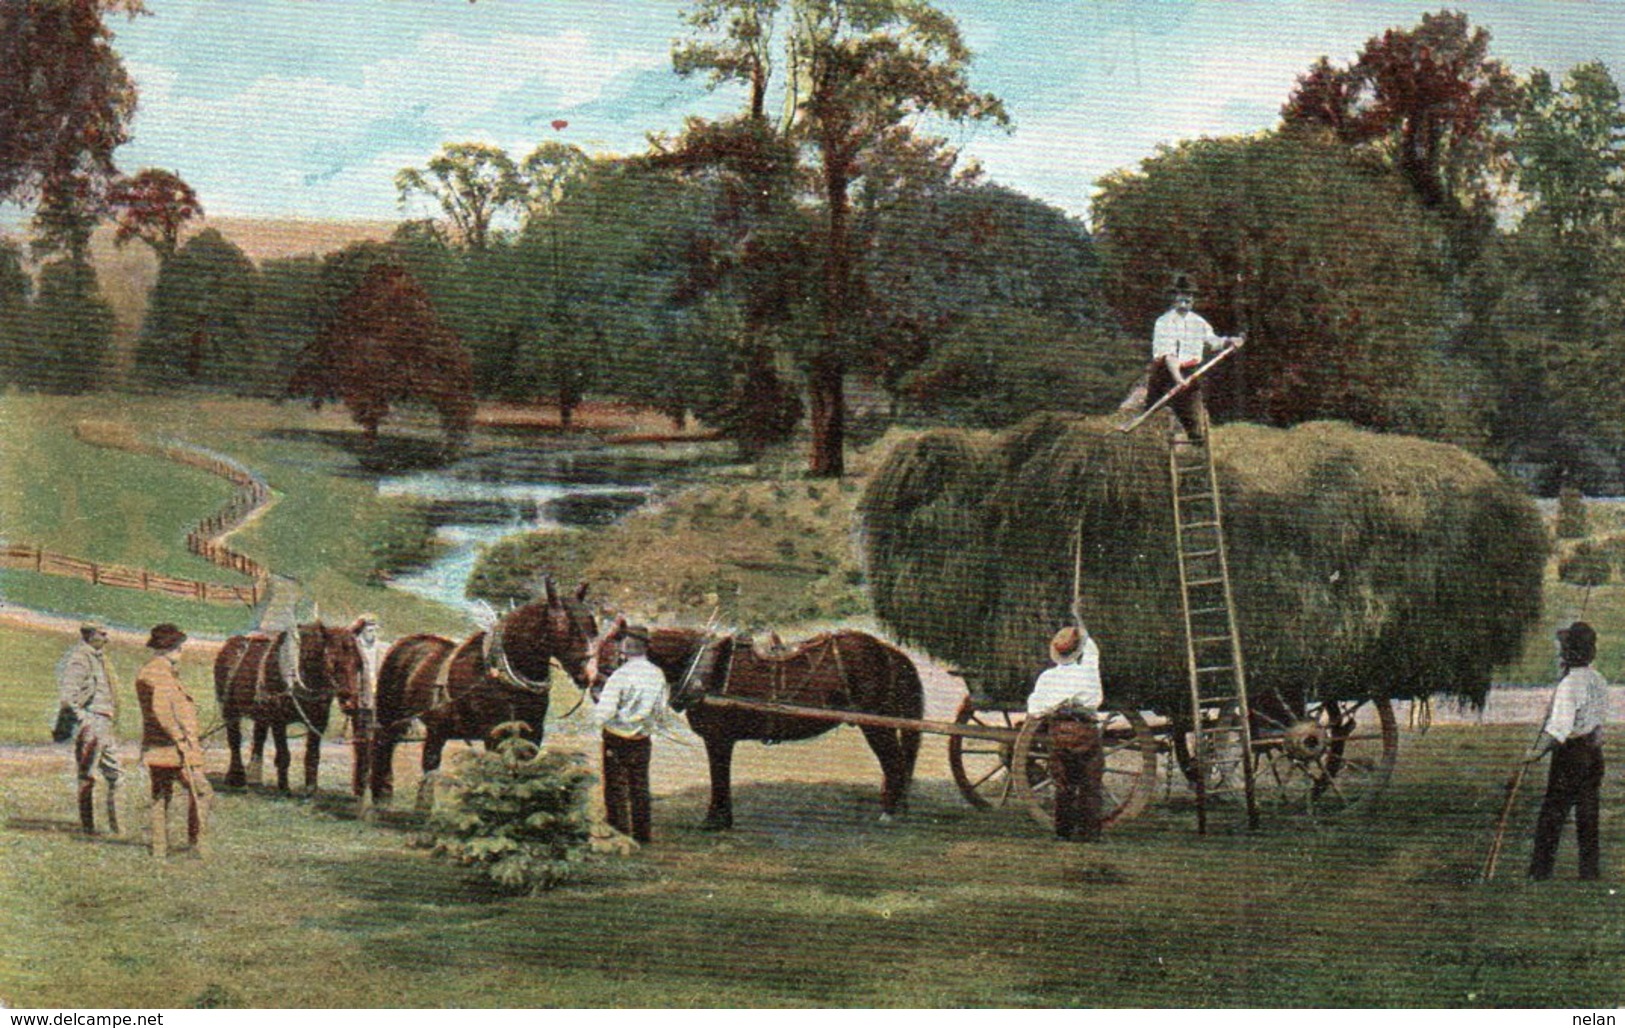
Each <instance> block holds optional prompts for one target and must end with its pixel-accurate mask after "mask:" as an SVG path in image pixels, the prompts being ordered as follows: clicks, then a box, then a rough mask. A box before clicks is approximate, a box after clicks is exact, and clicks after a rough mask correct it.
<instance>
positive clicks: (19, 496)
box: [0, 394, 241, 582]
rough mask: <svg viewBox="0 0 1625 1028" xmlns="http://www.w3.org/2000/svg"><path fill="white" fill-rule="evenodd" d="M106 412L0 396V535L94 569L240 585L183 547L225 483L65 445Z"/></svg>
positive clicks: (161, 463)
mask: <svg viewBox="0 0 1625 1028" xmlns="http://www.w3.org/2000/svg"><path fill="white" fill-rule="evenodd" d="M106 404H107V401H106V400H105V399H102V400H101V401H100V402H99V403H74V402H70V401H65V400H58V399H45V398H36V397H22V396H17V395H14V394H12V395H0V425H4V431H3V432H0V481H3V482H5V488H4V489H3V490H0V535H4V536H5V537H6V538H8V539H10V540H12V541H15V542H20V543H29V544H33V545H38V546H43V547H45V548H46V549H48V550H53V551H55V552H58V553H63V554H67V555H68V556H71V557H80V558H83V559H85V560H93V561H97V562H100V563H112V564H122V565H124V566H126V567H132V568H147V569H148V570H151V571H157V572H160V573H162V574H167V575H177V576H181V577H186V578H198V579H204V580H207V581H219V582H227V581H241V578H240V576H237V575H234V574H232V573H231V572H229V571H225V570H223V569H221V568H218V567H215V566H214V565H213V564H210V563H209V562H208V561H206V560H203V559H201V558H199V557H195V556H193V555H192V554H190V553H188V552H187V551H186V547H185V537H186V532H187V529H189V528H190V527H191V526H192V525H193V524H196V523H197V522H198V521H200V520H202V519H203V518H205V517H207V516H208V515H210V514H212V513H213V512H214V511H215V510H217V509H219V508H220V507H221V506H223V505H224V504H225V503H226V501H227V500H228V499H230V498H231V495H232V492H233V487H232V486H231V484H230V483H228V482H226V481H224V480H223V479H220V478H217V477H215V476H213V475H210V474H208V473H207V472H204V471H200V470H198V469H196V468H190V467H185V466H183V465H180V464H175V463H173V462H170V461H167V460H163V459H161V458H158V457H149V456H143V455H140V454H133V453H126V452H123V451H118V450H110V449H105V448H103V447H99V446H92V445H90V444H88V443H82V442H80V441H79V440H78V439H76V438H74V436H73V424H74V422H76V421H78V420H79V419H80V418H85V417H96V416H99V414H100V413H101V411H104V410H105V409H106Z"/></svg>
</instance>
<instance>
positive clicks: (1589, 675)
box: [1524, 621, 1608, 881]
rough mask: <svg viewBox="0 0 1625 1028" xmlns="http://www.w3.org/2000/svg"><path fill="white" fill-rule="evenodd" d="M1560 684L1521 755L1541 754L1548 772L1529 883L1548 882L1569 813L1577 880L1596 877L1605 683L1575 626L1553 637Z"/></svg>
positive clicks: (1580, 624)
mask: <svg viewBox="0 0 1625 1028" xmlns="http://www.w3.org/2000/svg"><path fill="white" fill-rule="evenodd" d="M1557 646H1558V651H1559V653H1560V654H1561V660H1562V666H1563V678H1562V680H1561V681H1559V682H1558V683H1557V690H1556V691H1555V692H1553V693H1552V705H1551V708H1550V709H1549V710H1548V711H1547V714H1546V724H1545V725H1544V726H1543V727H1542V728H1541V732H1540V735H1539V736H1538V737H1537V738H1536V739H1535V741H1534V742H1533V743H1532V744H1530V747H1529V751H1528V752H1527V753H1525V754H1524V759H1525V760H1526V761H1530V762H1533V761H1536V760H1539V759H1540V758H1541V757H1543V756H1545V755H1546V754H1547V753H1550V754H1551V755H1552V767H1551V771H1550V772H1549V774H1548V776H1547V779H1546V798H1545V799H1544V800H1542V801H1541V804H1540V818H1539V820H1538V821H1537V822H1536V824H1535V854H1534V856H1533V857H1532V858H1531V859H1530V861H1529V877H1530V878H1532V879H1535V880H1537V881H1542V880H1545V879H1547V878H1550V877H1551V876H1552V866H1553V864H1555V863H1556V862H1557V843H1558V840H1560V839H1561V838H1562V836H1563V823H1564V822H1565V821H1567V820H1568V817H1569V808H1570V807H1573V808H1574V831H1575V835H1576V836H1577V838H1578V841H1579V844H1580V878H1581V880H1582V881H1584V880H1591V879H1595V878H1597V877H1598V875H1599V873H1600V867H1601V845H1600V843H1599V840H1598V820H1599V807H1600V793H1601V789H1602V776H1603V761H1602V725H1603V721H1604V720H1605V718H1606V715H1607V712H1608V681H1607V679H1605V678H1603V677H1602V675H1600V674H1598V673H1597V672H1596V671H1594V670H1593V669H1592V667H1591V662H1592V661H1593V660H1595V659H1596V657H1597V633H1596V632H1595V631H1594V630H1593V629H1592V627H1591V626H1590V625H1588V624H1586V623H1585V622H1584V621H1576V622H1574V624H1572V625H1570V626H1569V627H1567V628H1565V629H1562V630H1560V631H1559V632H1558V633H1557Z"/></svg>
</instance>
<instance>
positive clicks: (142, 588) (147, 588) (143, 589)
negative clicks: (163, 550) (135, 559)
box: [141, 568, 151, 592]
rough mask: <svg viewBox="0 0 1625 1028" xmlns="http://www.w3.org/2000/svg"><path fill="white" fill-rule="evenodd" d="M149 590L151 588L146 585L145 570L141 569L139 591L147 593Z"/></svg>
mask: <svg viewBox="0 0 1625 1028" xmlns="http://www.w3.org/2000/svg"><path fill="white" fill-rule="evenodd" d="M150 589H151V587H150V586H149V585H147V569H146V568H142V569H141V591H142V592H148V591H150Z"/></svg>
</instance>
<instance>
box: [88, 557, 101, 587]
mask: <svg viewBox="0 0 1625 1028" xmlns="http://www.w3.org/2000/svg"><path fill="white" fill-rule="evenodd" d="M90 584H91V585H101V584H102V566H101V565H100V564H96V563H94V562H92V563H91V565H90Z"/></svg>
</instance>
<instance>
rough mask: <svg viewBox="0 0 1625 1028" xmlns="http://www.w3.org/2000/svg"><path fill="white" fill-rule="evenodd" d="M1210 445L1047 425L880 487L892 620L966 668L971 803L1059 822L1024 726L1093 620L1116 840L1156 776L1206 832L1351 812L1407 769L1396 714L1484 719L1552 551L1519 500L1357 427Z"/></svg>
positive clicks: (879, 524) (873, 555)
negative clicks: (1067, 641) (1038, 691)
mask: <svg viewBox="0 0 1625 1028" xmlns="http://www.w3.org/2000/svg"><path fill="white" fill-rule="evenodd" d="M1211 440H1212V441H1211V445H1210V446H1209V447H1205V448H1200V450H1199V451H1193V450H1186V451H1185V452H1181V449H1182V448H1181V447H1177V446H1176V447H1172V448H1170V447H1169V446H1168V445H1167V443H1166V442H1165V441H1164V440H1163V439H1162V438H1160V437H1156V438H1154V437H1152V436H1151V435H1150V434H1142V435H1138V436H1129V435H1125V434H1123V433H1121V432H1119V431H1117V426H1116V425H1115V424H1113V423H1112V422H1111V421H1109V420H1107V419H1104V418H1079V417H1065V416H1060V415H1039V416H1036V417H1034V418H1031V419H1029V420H1028V421H1026V422H1023V423H1022V424H1021V425H1019V426H1017V427H1016V428H1014V429H1012V430H1010V431H1007V432H1004V433H986V432H980V433H978V432H968V431H953V430H940V431H935V432H930V433H926V434H924V435H921V436H919V437H917V438H915V439H913V440H910V441H908V442H906V443H904V444H902V445H900V446H898V447H897V448H896V449H894V451H893V452H892V454H891V456H890V457H889V458H888V460H887V462H886V464H885V466H884V467H882V469H881V470H880V471H879V472H878V473H877V475H876V476H875V478H874V479H873V480H872V482H871V484H870V487H869V490H868V492H867V493H866V495H865V497H864V500H863V504H862V507H861V516H862V522H863V524H862V530H863V538H864V546H865V556H866V562H867V568H868V577H869V585H870V590H871V595H872V598H873V601H874V607H875V612H876V614H877V616H878V617H879V619H880V620H881V622H882V623H883V624H885V625H886V626H887V627H888V629H889V630H890V631H891V633H892V634H893V635H894V636H895V637H896V638H897V639H898V640H899V641H902V642H904V643H907V644H910V645H914V646H917V647H919V648H921V649H923V650H925V651H926V652H927V653H929V654H931V655H932V656H933V657H934V658H936V659H938V660H940V661H942V662H944V663H946V664H949V665H951V666H954V667H957V668H958V669H960V673H961V676H962V677H963V678H964V680H965V682H966V685H967V688H968V691H969V693H970V698H969V699H967V700H966V702H965V704H964V706H963V707H962V708H961V710H960V711H959V714H958V717H957V718H956V720H955V723H954V724H953V725H951V726H947V728H946V729H945V730H944V734H948V735H950V736H951V738H950V740H949V762H950V768H951V770H952V772H953V776H954V780H955V782H956V783H957V784H958V786H959V789H960V791H961V792H962V793H963V795H964V797H965V799H966V800H968V801H969V802H971V803H972V804H975V805H977V806H992V805H995V804H1000V803H1005V802H1010V801H1019V802H1023V803H1025V804H1026V805H1027V807H1028V809H1029V810H1030V811H1032V813H1033V815H1034V816H1035V817H1036V818H1038V819H1040V820H1047V819H1048V818H1049V817H1050V813H1049V810H1050V805H1049V796H1048V791H1047V787H1048V783H1049V780H1050V779H1049V774H1048V767H1047V764H1048V754H1047V747H1046V733H1045V725H1044V723H1043V720H1042V719H1038V720H1029V719H1026V718H1024V717H1023V710H1024V700H1025V697H1026V695H1027V692H1028V691H1029V690H1030V688H1031V686H1032V682H1033V680H1034V678H1035V677H1036V675H1037V673H1038V672H1039V671H1040V670H1041V669H1042V668H1043V666H1044V665H1045V660H1044V644H1045V642H1046V641H1047V640H1048V638H1049V636H1050V634H1051V633H1053V631H1054V630H1055V629H1056V628H1057V627H1059V626H1060V625H1061V624H1064V623H1066V622H1068V621H1070V620H1072V619H1074V618H1081V619H1082V620H1083V621H1084V622H1085V623H1086V624H1087V625H1088V627H1089V630H1090V632H1091V634H1092V635H1094V637H1095V638H1096V640H1097V641H1098V643H1099V645H1100V650H1101V654H1102V657H1101V666H1102V681H1103V684H1104V688H1105V696H1106V705H1107V706H1108V707H1109V708H1111V713H1110V715H1109V716H1108V717H1107V720H1106V721H1105V725H1104V728H1105V740H1106V747H1107V773H1106V783H1105V784H1106V791H1107V797H1108V800H1107V804H1106V812H1105V813H1106V819H1107V823H1108V824H1113V823H1120V822H1122V821H1124V820H1127V819H1128V818H1131V817H1133V816H1134V815H1136V814H1138V813H1140V812H1141V811H1143V810H1144V809H1145V807H1146V805H1147V804H1148V803H1149V802H1150V801H1151V799H1152V798H1153V797H1154V796H1155V794H1156V791H1157V788H1158V783H1159V781H1162V780H1164V778H1163V776H1159V769H1160V768H1161V766H1162V765H1163V764H1164V763H1165V761H1164V759H1163V758H1164V757H1166V758H1167V760H1166V764H1167V766H1168V767H1169V769H1170V771H1169V773H1168V774H1167V775H1166V776H1165V780H1166V781H1167V782H1168V783H1169V789H1170V791H1172V786H1173V783H1175V782H1178V781H1180V780H1183V782H1185V783H1187V784H1188V785H1189V787H1190V789H1191V791H1192V792H1193V793H1194V795H1195V799H1196V808H1197V815H1198V824H1199V826H1205V822H1204V820H1203V818H1204V816H1205V812H1206V809H1207V806H1206V805H1207V801H1216V800H1219V799H1220V798H1222V797H1224V796H1225V795H1226V794H1233V795H1236V796H1240V797H1244V799H1245V809H1246V813H1247V816H1248V819H1249V820H1256V816H1257V807H1256V806H1255V800H1256V801H1259V802H1262V803H1264V804H1266V805H1273V806H1277V807H1286V808H1289V809H1293V810H1299V811H1310V812H1313V813H1315V814H1335V813H1340V812H1345V811H1349V810H1353V809H1358V808H1360V807H1361V806H1363V805H1364V804H1366V803H1368V802H1369V801H1370V799H1371V798H1372V797H1373V796H1374V795H1376V793H1377V792H1378V791H1379V790H1380V789H1381V788H1382V787H1383V786H1384V784H1385V783H1386V782H1387V781H1388V778H1389V776H1390V775H1391V773H1392V771H1393V768H1394V766H1395V763H1396V761H1397V759H1398V749H1399V732H1398V727H1397V724H1396V720H1395V715H1394V701H1395V700H1400V699H1408V700H1412V701H1425V700H1426V698H1427V697H1429V696H1431V695H1433V694H1435V693H1443V694H1446V695H1451V696H1455V697H1457V698H1459V699H1464V700H1467V701H1469V702H1482V701H1483V699H1484V697H1485V695H1486V694H1487V691H1488V688H1489V683H1490V676H1491V672H1492V670H1493V669H1494V668H1495V667H1497V666H1500V665H1504V664H1507V663H1510V662H1511V661H1513V660H1515V659H1516V658H1517V657H1518V655H1519V654H1520V652H1521V650H1522V645H1523V640H1524V638H1525V636H1526V634H1527V633H1528V631H1529V629H1530V628H1531V627H1532V626H1533V625H1534V623H1535V621H1536V619H1537V617H1538V615H1539V611H1540V597H1541V583H1542V574H1543V570H1544V567H1545V562H1546V556H1547V552H1548V548H1549V541H1548V538H1547V535H1546V531H1545V528H1544V526H1543V525H1542V523H1541V521H1540V517H1539V514H1538V512H1537V511H1536V510H1535V507H1534V504H1533V502H1532V501H1531V500H1530V499H1529V498H1528V496H1527V495H1526V494H1525V493H1524V492H1523V491H1522V490H1521V489H1520V488H1519V487H1518V486H1516V485H1515V484H1513V483H1511V482H1509V481H1508V480H1506V479H1505V478H1503V477H1502V476H1501V475H1500V474H1499V473H1497V472H1496V471H1494V470H1493V469H1491V468H1490V467H1489V466H1488V465H1486V464H1484V463H1483V462H1482V461H1480V460H1478V459H1477V458H1476V457H1473V456H1472V455H1471V454H1468V453H1466V452H1464V451H1462V450H1460V449H1457V448H1455V447H1452V446H1447V445H1443V444H1438V443H1431V442H1426V441H1423V440H1419V439H1412V438H1406V437H1401V436H1392V435H1378V434H1374V433H1369V432H1364V431H1360V430H1357V429H1354V428H1351V427H1349V426H1347V425H1343V424H1338V423H1331V422H1318V423H1310V424H1304V425H1299V426H1296V427H1294V428H1292V429H1287V430H1282V429H1272V428H1265V427H1262V426H1257V425H1230V426H1224V427H1221V428H1218V429H1216V430H1214V431H1213V432H1212V433H1211ZM1204 504H1205V505H1204ZM1221 511H1222V514H1221ZM1204 533H1205V534H1204ZM1204 562H1205V563H1204ZM1204 619H1206V620H1204ZM923 730H927V731H930V730H933V729H932V728H925V729H923ZM936 730H943V729H941V728H940V727H939V728H937V729H936ZM1173 769H1177V772H1176V771H1175V770H1173ZM1181 792H1183V788H1181Z"/></svg>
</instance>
